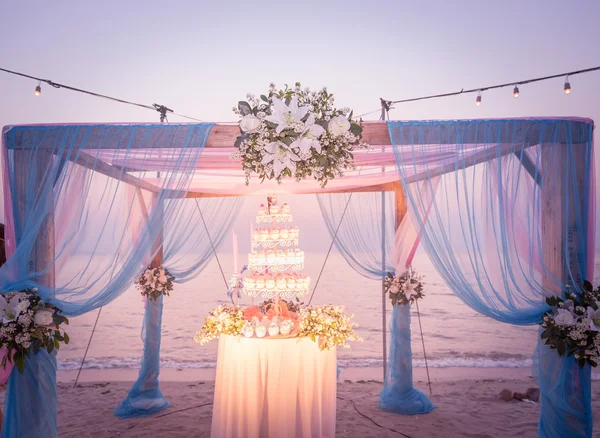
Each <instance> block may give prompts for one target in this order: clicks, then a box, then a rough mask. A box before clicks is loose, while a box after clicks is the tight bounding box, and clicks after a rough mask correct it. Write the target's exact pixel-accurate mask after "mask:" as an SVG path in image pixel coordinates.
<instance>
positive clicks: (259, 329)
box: [254, 322, 267, 338]
mask: <svg viewBox="0 0 600 438" xmlns="http://www.w3.org/2000/svg"><path fill="white" fill-rule="evenodd" d="M254 331H255V332H256V337H258V338H264V337H265V335H266V334H267V327H266V326H265V325H264V324H263V323H262V322H259V323H258V324H256V328H255V329H254Z"/></svg>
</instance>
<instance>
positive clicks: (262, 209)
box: [258, 204, 267, 216]
mask: <svg viewBox="0 0 600 438" xmlns="http://www.w3.org/2000/svg"><path fill="white" fill-rule="evenodd" d="M258 214H259V215H260V216H264V215H266V214H267V207H265V204H260V207H258Z"/></svg>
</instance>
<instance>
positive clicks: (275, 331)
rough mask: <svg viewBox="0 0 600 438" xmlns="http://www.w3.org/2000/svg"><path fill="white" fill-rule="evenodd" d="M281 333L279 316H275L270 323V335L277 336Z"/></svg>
mask: <svg viewBox="0 0 600 438" xmlns="http://www.w3.org/2000/svg"><path fill="white" fill-rule="evenodd" d="M278 334H279V325H278V324H277V317H274V318H273V322H271V324H269V336H277V335H278Z"/></svg>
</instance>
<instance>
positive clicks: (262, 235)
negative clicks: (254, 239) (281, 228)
mask: <svg viewBox="0 0 600 438" xmlns="http://www.w3.org/2000/svg"><path fill="white" fill-rule="evenodd" d="M258 236H259V238H258V240H260V241H261V242H264V241H265V240H268V238H269V230H267V229H266V228H259V229H258Z"/></svg>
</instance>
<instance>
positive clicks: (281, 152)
mask: <svg viewBox="0 0 600 438" xmlns="http://www.w3.org/2000/svg"><path fill="white" fill-rule="evenodd" d="M265 152H266V154H265V156H264V157H263V159H262V163H263V164H269V163H273V170H274V172H275V177H278V176H279V175H280V174H281V172H282V171H283V170H284V169H285V168H288V169H290V170H291V171H292V173H294V172H295V171H296V163H295V162H296V161H299V160H300V157H298V155H296V154H295V153H293V152H292V150H291V149H290V147H289V146H288V145H286V144H285V143H283V142H281V141H274V142H272V143H269V144H268V145H267V146H266V147H265Z"/></svg>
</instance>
